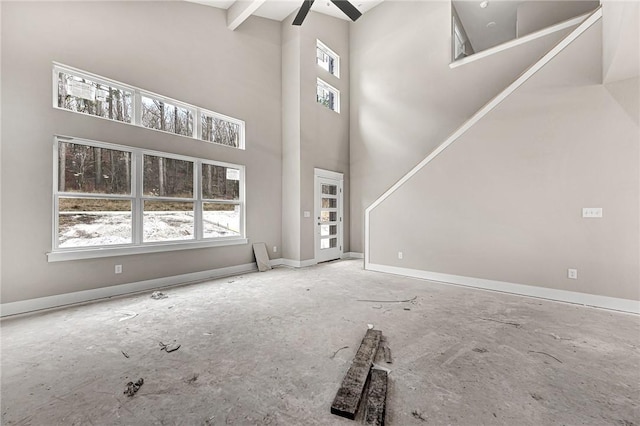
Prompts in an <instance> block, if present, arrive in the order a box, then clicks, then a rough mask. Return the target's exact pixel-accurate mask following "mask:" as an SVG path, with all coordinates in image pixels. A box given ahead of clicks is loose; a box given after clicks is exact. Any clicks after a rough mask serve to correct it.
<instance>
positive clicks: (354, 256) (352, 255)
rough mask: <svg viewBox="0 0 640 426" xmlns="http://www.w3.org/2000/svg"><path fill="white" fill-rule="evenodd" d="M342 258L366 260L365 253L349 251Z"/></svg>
mask: <svg viewBox="0 0 640 426" xmlns="http://www.w3.org/2000/svg"><path fill="white" fill-rule="evenodd" d="M342 258H343V259H364V253H358V252H355V251H348V252H346V253H342Z"/></svg>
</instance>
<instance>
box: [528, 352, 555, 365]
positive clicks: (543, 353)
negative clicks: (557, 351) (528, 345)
mask: <svg viewBox="0 0 640 426" xmlns="http://www.w3.org/2000/svg"><path fill="white" fill-rule="evenodd" d="M527 352H529V353H532V354H542V355H546V356H548V357H551V358H553V359H555V360H556V361H558V362H559V363H560V364H562V361H560V360H559V359H558V358H556V357H555V356H553V355H549V354H548V353H546V352H538V351H527Z"/></svg>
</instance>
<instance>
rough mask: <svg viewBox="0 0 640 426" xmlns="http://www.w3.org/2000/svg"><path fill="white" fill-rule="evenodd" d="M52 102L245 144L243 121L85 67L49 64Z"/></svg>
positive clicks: (209, 139) (210, 139) (171, 130)
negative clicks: (51, 80) (50, 66)
mask: <svg viewBox="0 0 640 426" xmlns="http://www.w3.org/2000/svg"><path fill="white" fill-rule="evenodd" d="M53 75H54V99H53V106H54V107H55V108H61V109H65V110H68V111H73V112H80V113H83V114H87V115H94V116H97V117H102V118H106V119H109V120H115V121H121V122H124V123H129V124H133V125H136V126H141V127H144V128H147V129H154V130H160V131H163V132H168V133H174V134H177V135H181V136H186V137H190V138H196V139H201V140H204V141H207V142H212V143H216V144H220V145H225V146H230V147H233V148H240V149H244V131H245V122H244V121H242V120H239V119H237V118H233V117H229V116H226V115H222V114H220V113H217V112H213V111H209V110H206V109H204V108H200V107H197V106H194V105H190V104H188V103H185V102H182V101H178V100H175V99H171V98H167V97H165V96H161V95H157V94H154V93H151V92H148V91H146V90H143V89H140V88H137V87H133V86H129V85H126V84H124V83H120V82H117V81H113V80H110V79H107V78H105V77H100V76H97V75H94V74H91V73H88V72H86V71H81V70H77V69H75V68H71V67H67V66H66V65H61V64H54V66H53Z"/></svg>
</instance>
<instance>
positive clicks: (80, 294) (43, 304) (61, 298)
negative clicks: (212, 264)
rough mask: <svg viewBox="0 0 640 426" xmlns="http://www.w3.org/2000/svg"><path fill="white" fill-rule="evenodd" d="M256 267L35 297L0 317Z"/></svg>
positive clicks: (0, 310)
mask: <svg viewBox="0 0 640 426" xmlns="http://www.w3.org/2000/svg"><path fill="white" fill-rule="evenodd" d="M257 270H258V267H257V266H256V264H255V263H246V264H243V265H237V266H229V267H226V268H219V269H211V270H208V271H201V272H192V273H189V274H183V275H175V276H172V277H163V278H156V279H153V280H145V281H138V282H134V283H129V284H120V285H114V286H109V287H102V288H96V289H92V290H83V291H76V292H73V293H65V294H57V295H55V296H46V297H39V298H37V299H28V300H21V301H19V302H9V303H3V304H2V305H0V316H2V317H5V316H8V315H17V314H23V313H26V312H33V311H39V310H42V309H50V308H57V307H61V306H65V305H71V304H75V303H82V302H89V301H92V300H97V299H105V298H109V297H113V296H120V295H123V294H128V293H136V292H140V291H146V290H153V289H157V288H162V287H168V286H174V285H178V284H189V283H193V282H198V281H204V280H209V279H215V278H222V277H228V276H231V275H238V274H245V273H248V272H255V271H257Z"/></svg>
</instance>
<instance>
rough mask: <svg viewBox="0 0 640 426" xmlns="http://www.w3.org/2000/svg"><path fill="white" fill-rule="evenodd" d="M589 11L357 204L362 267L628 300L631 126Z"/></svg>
mask: <svg viewBox="0 0 640 426" xmlns="http://www.w3.org/2000/svg"><path fill="white" fill-rule="evenodd" d="M600 18H601V11H600V10H599V11H597V12H596V14H594V15H593V16H592V17H591V18H590V19H589V20H588V21H586V22H585V23H583V24H582V25H581V26H580V27H578V29H576V30H574V32H572V33H571V35H569V36H568V37H567V38H566V39H565V40H564V41H563V42H562V43H561V45H559V46H557V48H556V49H555V51H552V52H550V53H549V55H547V56H546V57H545V58H543V59H542V60H541V61H540V62H538V63H537V64H535V65H534V66H533V67H532V68H531V69H530V70H529V71H527V72H526V73H525V74H524V75H523V76H522V77H521V78H520V79H519V80H518V81H516V83H515V84H514V85H512V86H510V87H509V88H508V89H507V90H506V91H505V92H503V93H502V94H501V95H498V97H497V98H496V99H495V100H494V101H492V102H490V103H489V104H488V106H487V107H486V108H483V109H482V110H481V111H480V112H479V113H478V114H477V115H476V116H474V117H472V119H471V120H470V121H469V122H468V123H467V125H465V126H463V127H462V128H461V129H459V131H458V132H456V133H454V135H453V136H452V137H451V138H449V139H447V141H446V142H445V143H444V144H443V145H442V146H441V147H440V148H438V149H436V150H435V151H434V153H433V154H432V155H431V156H429V157H428V158H427V159H425V161H423V162H422V163H420V165H419V166H417V167H416V168H415V169H414V170H412V172H411V173H410V174H409V175H407V176H406V177H405V178H404V179H402V180H401V181H400V182H399V184H397V185H396V186H394V187H392V188H391V189H390V190H389V191H387V192H386V193H385V194H384V195H383V196H382V197H381V198H379V199H378V201H376V202H375V203H374V204H372V205H371V206H370V207H369V208H368V209H367V212H366V219H365V220H366V222H367V227H366V228H367V229H366V230H365V235H366V237H367V238H366V242H365V246H366V250H365V267H366V268H367V269H370V270H377V271H383V272H391V273H398V274H403V275H408V276H415V277H419V278H427V279H432V280H437V281H442V282H448V283H453V284H460V285H469V286H474V287H481V288H489V289H494V290H500V291H507V292H513V293H519V294H526V295H532V296H539V297H545V298H551V299H556V300H564V301H569V302H577V303H583V304H587V305H594V306H601V307H607V308H611V309H617V310H622V311H629V312H639V311H640V308H639V306H640V303H638V300H640V286H639V283H640V265H639V263H640V248H639V246H640V241H639V240H640V238H639V236H640V227H639V222H638V218H639V217H640V211H639V210H640V209H639V201H640V199H639V197H640V184H639V170H640V168H639V148H638V135H639V130H638V125H637V123H636V122H634V120H632V119H631V117H630V116H629V115H628V113H627V112H626V111H624V109H623V108H622V107H621V106H620V104H619V103H618V102H616V100H615V99H614V98H613V97H612V95H611V93H610V92H609V91H608V90H607V89H606V88H605V87H604V86H603V85H602V23H601V19H600ZM556 53H557V55H555V54H556ZM583 207H602V208H603V211H604V217H603V218H602V219H583V218H582V217H581V213H582V208H583ZM400 251H401V252H403V259H398V252H400ZM568 268H575V269H577V270H578V279H577V280H572V279H568V278H567V269H568Z"/></svg>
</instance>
